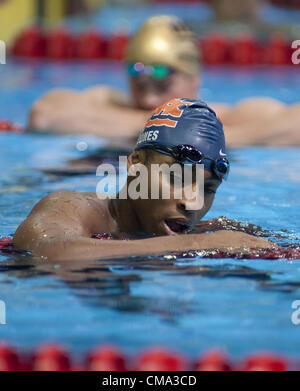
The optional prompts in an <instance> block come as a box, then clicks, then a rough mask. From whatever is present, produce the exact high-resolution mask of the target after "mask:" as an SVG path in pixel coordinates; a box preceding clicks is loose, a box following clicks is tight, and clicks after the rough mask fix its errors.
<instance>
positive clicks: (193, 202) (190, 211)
mask: <svg viewBox="0 0 300 391" xmlns="http://www.w3.org/2000/svg"><path fill="white" fill-rule="evenodd" d="M203 207H204V199H203V198H202V197H201V196H199V195H198V196H197V197H193V198H192V199H188V198H185V199H182V200H180V201H179V202H178V204H177V208H178V209H179V210H180V211H181V212H183V213H184V214H185V215H186V216H189V217H191V218H192V217H193V215H196V214H197V213H198V212H199V210H201V209H202V208H203Z"/></svg>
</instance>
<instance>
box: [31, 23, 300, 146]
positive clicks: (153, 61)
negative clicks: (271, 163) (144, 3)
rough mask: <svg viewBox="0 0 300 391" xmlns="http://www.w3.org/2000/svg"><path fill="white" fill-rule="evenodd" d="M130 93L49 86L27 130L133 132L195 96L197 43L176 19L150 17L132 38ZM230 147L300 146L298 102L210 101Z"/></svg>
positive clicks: (128, 134)
mask: <svg viewBox="0 0 300 391" xmlns="http://www.w3.org/2000/svg"><path fill="white" fill-rule="evenodd" d="M126 62H127V72H128V75H129V81H130V88H131V93H132V97H131V98H130V99H129V98H127V97H125V96H124V95H123V94H122V93H121V92H120V91H117V90H114V89H111V88H110V87H108V86H99V87H93V88H90V89H88V90H85V91H83V92H81V93H80V92H76V91H72V90H66V89H59V90H53V91H51V92H50V93H48V94H46V95H45V96H44V97H43V98H41V99H40V100H39V101H37V102H36V103H35V104H34V106H33V108H32V110H31V113H30V118H29V122H28V129H29V130H42V131H55V132H58V133H80V134H83V133H89V134H95V135H98V136H102V137H110V138H120V137H125V138H126V137H135V136H136V134H137V131H138V130H139V129H141V128H142V126H143V123H144V122H145V120H146V118H147V117H148V116H149V111H151V110H153V109H154V108H155V107H157V106H159V105H161V104H162V103H163V102H165V101H166V100H169V99H172V98H174V97H178V96H185V97H186V98H190V99H195V98H197V93H198V89H199V85H200V59H199V48H198V46H197V43H196V41H195V37H194V35H193V34H192V33H191V31H190V30H189V29H187V27H186V26H185V25H184V24H183V23H182V22H181V21H180V20H178V19H177V18H175V17H172V16H155V17H152V18H149V19H148V20H147V21H146V22H145V23H144V24H143V25H142V27H141V28H140V30H139V31H138V32H137V34H136V35H135V36H134V37H133V38H132V40H131V42H130V44H129V46H128V51H127V56H126ZM211 105H212V107H213V108H214V109H215V110H216V112H217V114H218V115H219V116H220V118H221V119H222V122H223V123H224V125H225V132H226V135H227V142H228V145H229V146H240V145H279V146H284V145H300V136H299V135H300V131H299V121H298V117H299V114H300V105H299V104H295V105H292V106H288V105H285V104H283V103H281V102H279V101H277V100H274V99H270V98H265V97H261V98H249V99H246V100H243V101H241V102H240V103H238V104H237V105H236V106H233V107H231V106H229V105H227V104H219V103H218V104H216V103H212V104H211Z"/></svg>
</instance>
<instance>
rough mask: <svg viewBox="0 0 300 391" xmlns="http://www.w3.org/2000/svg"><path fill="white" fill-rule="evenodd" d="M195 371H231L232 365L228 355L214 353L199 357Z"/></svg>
mask: <svg viewBox="0 0 300 391" xmlns="http://www.w3.org/2000/svg"><path fill="white" fill-rule="evenodd" d="M194 369H195V370H196V371H231V370H232V364H231V363H230V361H229V358H228V357H227V355H226V354H224V353H222V352H219V351H212V352H208V353H206V354H204V355H203V356H202V357H199V359H198V360H197V361H196V363H195V368H194Z"/></svg>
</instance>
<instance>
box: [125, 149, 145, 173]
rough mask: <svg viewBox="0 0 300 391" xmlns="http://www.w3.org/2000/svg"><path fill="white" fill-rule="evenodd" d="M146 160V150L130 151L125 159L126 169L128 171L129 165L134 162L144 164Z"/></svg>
mask: <svg viewBox="0 0 300 391" xmlns="http://www.w3.org/2000/svg"><path fill="white" fill-rule="evenodd" d="M146 160H147V156H146V151H143V150H140V151H134V152H132V153H131V154H130V155H129V156H128V159H127V171H128V172H129V169H130V167H132V166H133V165H134V164H138V163H142V164H145V163H146Z"/></svg>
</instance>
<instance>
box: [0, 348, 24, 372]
mask: <svg viewBox="0 0 300 391" xmlns="http://www.w3.org/2000/svg"><path fill="white" fill-rule="evenodd" d="M18 370H21V364H20V360H19V356H18V354H17V352H16V351H15V349H13V348H12V347H10V346H8V345H0V371H2V372H3V371H18Z"/></svg>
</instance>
